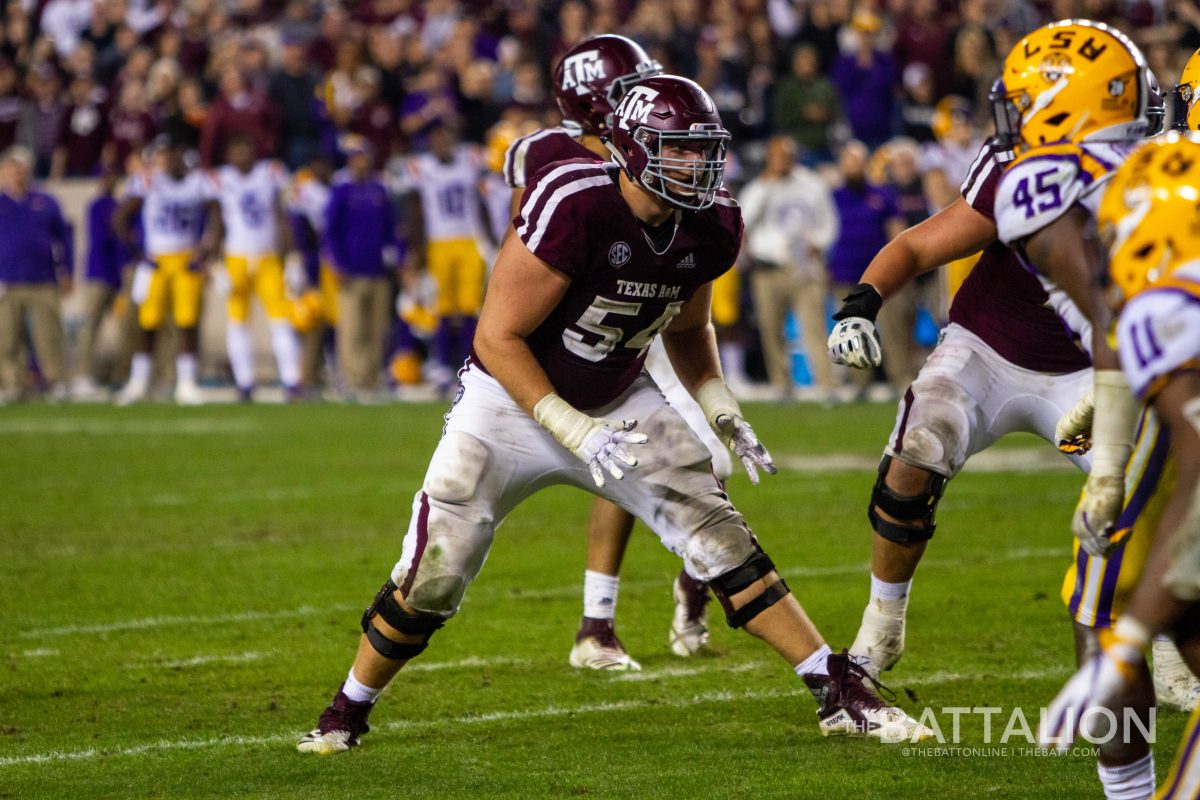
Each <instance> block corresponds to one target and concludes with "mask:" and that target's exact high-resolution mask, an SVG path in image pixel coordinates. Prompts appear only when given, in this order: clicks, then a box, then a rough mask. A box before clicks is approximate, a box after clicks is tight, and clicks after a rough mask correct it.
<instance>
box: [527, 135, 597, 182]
mask: <svg viewBox="0 0 1200 800" xmlns="http://www.w3.org/2000/svg"><path fill="white" fill-rule="evenodd" d="M573 158H587V159H591V160H592V161H602V160H603V159H601V158H600V157H599V156H597V155H596V154H595V153H593V152H592V151H591V150H588V149H587V148H586V147H584V146H583V145H582V144H581V143H580V142H579V140H578V139H576V138H575V137H574V136H572V135H571V132H570V131H569V130H567V129H566V128H543V129H542V130H540V131H534V132H533V133H531V134H529V135H528V136H522V137H521V138H520V139H517V140H516V141H515V142H513V143H512V144H511V145H509V147H508V150H507V151H506V152H505V153H504V182H505V183H506V184H508V187H509V188H510V189H521V188H524V186H525V184H527V183H528V182H529V178H532V177H533V176H534V175H537V174H538V173H539V172H541V171H542V167H544V166H546V165H547V164H553V163H554V162H555V161H569V160H571V159H573Z"/></svg>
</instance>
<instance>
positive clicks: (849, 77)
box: [831, 11, 898, 147]
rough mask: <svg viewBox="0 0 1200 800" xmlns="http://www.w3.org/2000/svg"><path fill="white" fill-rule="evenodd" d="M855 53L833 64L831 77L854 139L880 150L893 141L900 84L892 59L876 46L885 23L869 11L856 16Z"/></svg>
mask: <svg viewBox="0 0 1200 800" xmlns="http://www.w3.org/2000/svg"><path fill="white" fill-rule="evenodd" d="M852 27H853V29H854V33H855V41H856V49H855V51H854V53H853V54H851V55H841V56H838V57H837V60H836V61H834V63H833V70H832V73H831V77H832V79H833V83H834V85H835V86H836V87H837V89H838V93H839V94H840V95H841V98H842V108H843V110H844V111H845V114H846V121H847V122H849V123H850V130H851V132H852V133H853V134H854V138H856V139H858V140H860V141H862V142H863V143H864V144H866V145H868V146H870V147H878V146H879V145H881V144H883V143H884V142H886V141H887V140H888V139H890V138H891V135H892V127H891V126H892V108H893V104H894V97H893V92H894V91H895V87H896V83H897V77H898V76H897V75H896V68H895V66H894V65H893V62H892V58H891V56H889V55H888V54H887V53H885V52H883V51H882V50H879V49H878V48H877V47H876V43H877V41H878V38H879V30H880V28H881V27H882V23H881V22H880V20H879V17H877V16H875V15H874V14H872V13H870V12H867V11H860V12H858V13H856V14H855V15H854V20H853V23H852Z"/></svg>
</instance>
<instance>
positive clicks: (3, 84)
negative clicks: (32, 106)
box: [0, 60, 25, 152]
mask: <svg viewBox="0 0 1200 800" xmlns="http://www.w3.org/2000/svg"><path fill="white" fill-rule="evenodd" d="M24 106H25V102H24V100H23V99H22V98H21V91H20V76H19V74H18V73H17V68H16V65H14V64H12V63H10V62H5V61H3V60H0V152H2V151H4V150H7V149H8V148H10V147H12V146H13V145H14V144H15V143H16V141H17V125H18V124H19V123H20V122H21V110H22V109H23V108H24Z"/></svg>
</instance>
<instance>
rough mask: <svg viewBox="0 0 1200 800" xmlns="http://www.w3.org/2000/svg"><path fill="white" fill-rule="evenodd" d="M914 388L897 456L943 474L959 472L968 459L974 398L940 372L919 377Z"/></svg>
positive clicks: (973, 414) (897, 448) (916, 465)
mask: <svg viewBox="0 0 1200 800" xmlns="http://www.w3.org/2000/svg"><path fill="white" fill-rule="evenodd" d="M912 391H913V394H914V396H915V399H914V401H913V409H912V412H911V415H910V417H909V420H908V425H907V427H906V428H905V430H904V434H903V436H902V438H901V440H900V441H899V442H897V445H898V446H897V447H896V457H897V458H899V459H900V460H901V461H904V462H905V463H908V464H912V465H913V466H915V467H923V468H925V469H927V470H930V471H932V472H937V473H939V474H942V475H950V476H953V475H955V474H957V472H958V471H959V470H960V469H962V465H963V463H964V462H965V461H966V459H967V449H968V447H969V446H970V439H971V424H972V419H973V417H974V416H975V413H974V409H975V401H974V400H973V399H972V398H971V396H970V395H969V394H967V392H966V391H964V390H963V388H962V387H961V386H959V385H958V384H957V383H955V382H954V381H953V380H951V379H949V378H947V377H943V376H940V375H932V376H928V377H924V378H922V377H918V378H917V380H916V381H915V382H914V383H913V385H912Z"/></svg>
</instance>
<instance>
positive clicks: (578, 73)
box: [562, 50, 608, 94]
mask: <svg viewBox="0 0 1200 800" xmlns="http://www.w3.org/2000/svg"><path fill="white" fill-rule="evenodd" d="M607 77H608V75H606V74H605V72H604V61H602V60H601V58H600V51H599V50H584V51H583V52H582V53H575V54H574V55H570V56H567V57H566V58H565V59H563V84H562V88H563V89H564V90H566V89H574V90H575V91H576V92H577V93H578V94H587V91H588V88H587V85H588V84H589V83H592V82H594V81H602V80H605V79H606V78H607Z"/></svg>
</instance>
